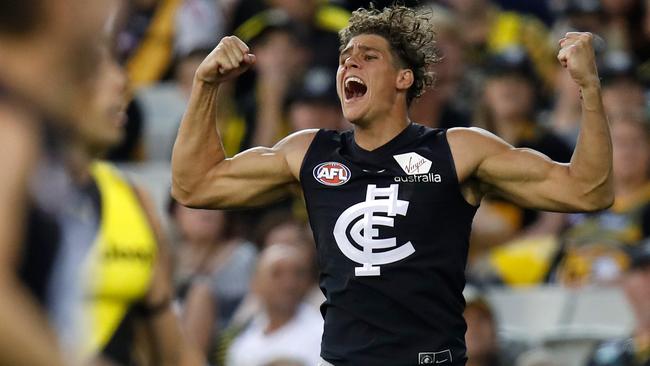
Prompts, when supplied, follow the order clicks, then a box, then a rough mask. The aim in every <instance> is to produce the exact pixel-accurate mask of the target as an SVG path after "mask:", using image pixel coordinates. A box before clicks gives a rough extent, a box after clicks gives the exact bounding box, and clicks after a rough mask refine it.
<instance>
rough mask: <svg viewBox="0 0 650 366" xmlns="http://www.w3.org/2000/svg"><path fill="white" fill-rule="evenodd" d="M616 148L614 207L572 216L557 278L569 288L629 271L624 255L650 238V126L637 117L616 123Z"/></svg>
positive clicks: (610, 278) (614, 145) (613, 126)
mask: <svg viewBox="0 0 650 366" xmlns="http://www.w3.org/2000/svg"><path fill="white" fill-rule="evenodd" d="M610 123H611V129H612V144H613V147H614V190H615V197H616V198H615V201H614V205H613V206H612V207H611V208H609V209H607V210H605V211H602V212H598V213H595V214H575V215H569V222H570V228H569V229H568V230H567V232H566V233H565V234H564V241H565V242H566V243H565V245H566V247H565V248H564V251H565V253H564V259H563V260H562V261H561V262H560V264H559V267H558V268H557V269H556V279H557V280H558V281H560V282H563V283H568V284H584V283H590V282H603V281H604V282H610V281H614V280H616V279H617V278H618V276H619V275H620V274H621V273H622V272H623V271H624V269H625V262H626V261H625V258H624V255H623V253H622V252H621V249H620V248H621V247H622V246H624V245H634V244H636V243H637V242H638V241H639V240H641V239H643V238H645V237H648V236H649V235H650V126H649V125H648V122H647V120H646V119H644V118H642V117H640V116H638V114H637V115H635V114H632V115H627V116H618V117H616V118H612V119H611V120H610Z"/></svg>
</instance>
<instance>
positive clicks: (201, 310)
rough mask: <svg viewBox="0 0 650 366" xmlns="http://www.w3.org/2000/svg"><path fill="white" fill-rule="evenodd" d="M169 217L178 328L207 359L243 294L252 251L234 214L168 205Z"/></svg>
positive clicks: (253, 255) (250, 270)
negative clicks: (173, 232)
mask: <svg viewBox="0 0 650 366" xmlns="http://www.w3.org/2000/svg"><path fill="white" fill-rule="evenodd" d="M169 212H170V214H171V215H172V219H173V221H174V224H175V226H176V227H177V229H178V231H179V236H180V238H179V242H178V243H177V245H176V247H177V250H176V261H175V264H176V270H175V277H176V281H175V282H176V284H177V285H176V286H177V297H178V299H179V300H180V301H181V303H182V309H183V311H182V314H183V315H182V319H183V328H184V330H185V333H186V334H187V337H188V338H189V339H190V340H191V341H192V342H193V343H194V344H195V345H197V346H198V347H199V348H200V349H201V351H203V352H204V353H205V354H206V355H207V353H208V350H209V348H210V345H211V344H212V342H213V340H214V337H216V336H217V335H218V334H219V333H220V332H221V331H222V330H223V329H225V328H226V327H228V326H229V325H230V320H231V318H232V316H233V314H234V312H235V310H236V309H237V308H238V307H239V305H240V303H241V301H242V299H243V298H244V296H246V294H247V293H248V292H249V286H250V280H251V277H252V275H253V271H254V267H255V260H256V258H257V247H256V246H255V245H254V244H253V243H251V242H249V241H247V240H246V239H244V238H243V237H242V235H241V234H240V232H239V231H240V227H239V226H241V223H240V222H239V221H240V220H241V219H240V218H238V217H237V216H236V213H233V212H228V211H216V210H213V211H210V210H197V209H192V208H187V207H184V206H181V205H179V204H178V203H177V202H176V201H173V200H172V201H171V202H170V206H169Z"/></svg>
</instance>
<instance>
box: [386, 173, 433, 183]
mask: <svg viewBox="0 0 650 366" xmlns="http://www.w3.org/2000/svg"><path fill="white" fill-rule="evenodd" d="M395 182H398V183H399V182H402V183H440V182H442V177H441V176H440V174H433V173H429V174H418V175H406V176H402V177H395Z"/></svg>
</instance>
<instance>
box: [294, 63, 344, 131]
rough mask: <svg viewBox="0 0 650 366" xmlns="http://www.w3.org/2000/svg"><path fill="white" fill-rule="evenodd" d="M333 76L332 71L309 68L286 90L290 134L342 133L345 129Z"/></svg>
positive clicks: (333, 72) (334, 73)
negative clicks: (307, 131) (321, 130)
mask: <svg viewBox="0 0 650 366" xmlns="http://www.w3.org/2000/svg"><path fill="white" fill-rule="evenodd" d="M334 75H336V70H330V69H326V68H312V69H310V70H307V72H305V74H304V75H303V77H302V78H301V80H300V81H299V82H298V83H296V85H294V86H293V87H292V88H290V92H289V93H288V97H287V101H286V110H287V112H286V115H287V118H288V120H289V125H290V127H291V130H292V131H298V130H304V129H307V128H327V129H330V130H343V129H346V128H348V127H349V124H348V123H347V122H345V120H344V119H343V115H342V114H341V107H340V103H339V99H338V95H337V94H336V85H335V77H334Z"/></svg>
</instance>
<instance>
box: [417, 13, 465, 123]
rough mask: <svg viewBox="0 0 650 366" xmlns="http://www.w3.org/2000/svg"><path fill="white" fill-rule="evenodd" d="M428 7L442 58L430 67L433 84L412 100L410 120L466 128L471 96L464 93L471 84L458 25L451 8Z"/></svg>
mask: <svg viewBox="0 0 650 366" xmlns="http://www.w3.org/2000/svg"><path fill="white" fill-rule="evenodd" d="M430 9H431V12H432V14H431V15H432V20H431V26H432V29H433V31H434V32H436V36H437V39H436V47H437V48H438V50H440V53H441V54H442V55H443V57H442V60H441V61H440V63H438V64H436V65H434V67H433V71H434V72H435V78H436V80H435V84H434V87H433V88H430V89H429V90H427V92H425V93H424V94H423V95H422V96H420V98H418V99H416V100H414V101H413V104H412V105H411V107H410V109H409V115H410V117H411V119H412V120H413V121H416V122H418V123H420V124H423V125H426V126H429V127H441V128H449V127H467V126H469V125H470V114H471V111H472V109H473V108H474V107H473V105H472V103H473V102H474V98H473V96H470V95H467V94H469V93H470V92H471V90H472V87H471V85H470V83H471V81H470V80H469V79H470V77H468V75H467V74H466V73H465V70H466V64H465V60H464V57H465V54H464V52H463V48H462V39H461V28H459V26H458V20H457V19H456V16H455V14H454V13H453V12H452V11H450V10H448V9H446V8H444V7H442V6H436V5H430Z"/></svg>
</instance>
